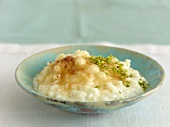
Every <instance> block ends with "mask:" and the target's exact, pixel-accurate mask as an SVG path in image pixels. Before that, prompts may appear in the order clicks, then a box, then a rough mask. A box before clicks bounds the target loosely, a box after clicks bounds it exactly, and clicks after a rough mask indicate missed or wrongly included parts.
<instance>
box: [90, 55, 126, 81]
mask: <svg viewBox="0 0 170 127" xmlns="http://www.w3.org/2000/svg"><path fill="white" fill-rule="evenodd" d="M88 59H89V61H90V62H91V63H94V64H96V65H98V67H99V68H100V70H102V71H103V72H105V73H107V74H108V75H110V76H114V77H117V78H119V79H120V80H123V79H125V78H127V77H128V74H127V70H125V69H123V63H121V62H120V61H114V62H113V59H114V56H112V55H110V56H108V57H102V56H91V57H89V58H88ZM106 70H107V71H106Z"/></svg>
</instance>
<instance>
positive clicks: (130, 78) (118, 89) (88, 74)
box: [33, 50, 148, 102]
mask: <svg viewBox="0 0 170 127" xmlns="http://www.w3.org/2000/svg"><path fill="white" fill-rule="evenodd" d="M130 62H131V61H130V60H129V59H127V60H125V61H119V60H118V59H117V58H116V57H114V56H112V55H110V56H108V57H103V56H91V55H90V54H89V53H88V52H87V51H83V50H77V51H75V53H74V54H60V55H58V56H57V57H56V60H55V61H54V62H48V63H47V66H46V67H44V69H43V70H42V71H41V72H40V73H39V74H37V75H36V76H35V77H34V79H33V85H34V89H35V90H37V91H38V92H39V93H40V94H43V95H46V96H49V97H51V98H55V99H58V100H68V101H80V102H96V101H113V100H119V99H124V98H129V97H132V96H136V95H139V94H141V93H142V92H144V91H145V89H146V88H147V87H148V82H147V81H146V79H145V78H144V77H143V76H141V75H140V73H139V72H138V71H137V70H135V69H133V68H131V67H130Z"/></svg>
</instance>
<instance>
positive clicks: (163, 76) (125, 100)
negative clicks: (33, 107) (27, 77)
mask: <svg viewBox="0 0 170 127" xmlns="http://www.w3.org/2000/svg"><path fill="white" fill-rule="evenodd" d="M73 46H93V47H105V48H113V49H117V50H124V51H127V52H131V53H136V54H138V55H141V56H143V57H145V58H148V59H150V60H152V61H153V62H155V63H156V64H157V65H158V68H159V69H160V71H161V73H162V75H161V77H160V81H159V82H158V83H157V84H156V85H155V86H154V87H152V88H151V89H150V90H148V91H145V92H143V93H141V94H139V95H136V96H132V97H129V98H123V99H119V100H112V101H94V102H88V101H85V102H81V101H69V100H59V99H56V98H51V97H49V96H45V95H42V94H40V93H38V92H36V91H35V90H34V89H31V88H28V87H26V85H25V83H23V82H21V81H20V80H19V76H18V70H19V68H20V66H21V65H22V64H23V63H24V62H25V61H27V60H29V59H30V58H31V57H35V56H37V55H39V54H42V53H45V52H48V51H51V50H55V49H60V48H70V47H73ZM14 75H15V80H16V82H17V84H18V85H19V86H20V87H21V88H22V89H24V91H26V92H27V93H31V94H32V95H35V96H38V97H41V98H45V99H46V100H57V101H56V102H66V103H79V104H85V103H88V104H93V103H99V102H103V103H113V102H117V103H119V102H128V101H135V100H137V99H139V98H143V97H145V96H148V95H150V94H152V93H153V92H155V91H156V90H157V89H158V88H159V87H160V86H161V85H162V84H163V81H164V79H165V71H164V69H163V67H162V66H161V65H160V64H159V63H158V62H157V61H156V60H154V59H153V58H151V57H149V56H147V55H145V54H142V53H140V52H137V51H133V50H130V49H126V48H121V47H117V46H108V45H101V44H73V45H64V46H63V45H62V46H59V47H55V48H50V49H46V50H43V51H40V52H37V53H34V54H32V55H30V56H29V57H27V58H25V59H23V60H22V61H21V62H20V63H19V64H18V66H17V67H16V70H15V74H14Z"/></svg>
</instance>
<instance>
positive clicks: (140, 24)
mask: <svg viewBox="0 0 170 127" xmlns="http://www.w3.org/2000/svg"><path fill="white" fill-rule="evenodd" d="M169 21H170V0H28V1H25V0H24V1H23V0H0V42H6V43H10V42H15V43H20V44H23V43H24V44H25V43H33V44H34V43H47V42H48V43H49V42H50V43H58V44H62V43H73V42H77V43H79V42H90V41H101V40H102V41H111V42H115V43H119V44H120V43H121V44H122V43H131V44H134V43H145V44H146V43H153V44H170V36H169V33H170V22H169Z"/></svg>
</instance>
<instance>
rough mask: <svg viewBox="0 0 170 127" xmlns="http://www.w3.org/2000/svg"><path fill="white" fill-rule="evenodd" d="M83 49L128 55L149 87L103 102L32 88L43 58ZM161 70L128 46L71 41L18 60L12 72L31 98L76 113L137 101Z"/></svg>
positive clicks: (151, 89) (161, 75)
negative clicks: (55, 96)
mask: <svg viewBox="0 0 170 127" xmlns="http://www.w3.org/2000/svg"><path fill="white" fill-rule="evenodd" d="M78 49H80V50H87V51H88V52H89V53H90V54H92V55H95V56H98V55H102V56H108V55H110V54H112V55H114V56H115V57H117V58H118V59H119V60H122V61H123V60H125V59H130V60H131V61H132V62H131V67H132V68H134V69H136V70H138V71H139V72H140V73H141V74H142V75H143V76H144V77H145V78H146V79H147V80H148V82H149V84H150V86H149V88H148V89H147V90H146V91H145V92H144V93H142V94H140V95H138V96H134V97H130V98H126V99H121V100H116V101H106V102H104V103H103V102H71V101H64V100H57V99H53V98H50V97H48V96H44V95H41V94H39V93H38V92H36V91H35V90H34V89H33V84H32V79H33V77H34V76H35V75H36V74H37V73H39V72H40V71H41V70H42V69H43V68H44V66H46V64H47V62H50V61H54V60H55V58H56V56H57V55H58V54H61V53H66V54H67V53H71V54H72V53H74V51H76V50H78ZM164 76H165V73H164V70H163V68H162V67H161V65H160V64H159V63H158V62H156V61H155V60H153V59H152V58H150V57H148V56H146V55H143V54H141V53H137V52H134V51H131V50H127V49H122V48H116V47H107V46H99V45H72V46H65V47H59V48H54V49H50V50H46V51H43V52H40V53H36V54H34V55H32V56H30V57H28V58H27V59H25V60H24V61H22V62H21V63H20V64H19V65H18V67H17V69H16V72H15V78H16V81H17V83H18V84H19V86H20V87H21V88H23V89H24V90H25V91H26V92H27V93H29V94H30V95H32V96H33V97H34V98H36V99H38V100H40V101H42V102H44V103H45V104H47V105H50V106H53V107H56V108H59V109H63V110H66V111H71V112H76V113H104V112H111V111H114V110H117V109H120V108H124V107H127V106H130V105H132V104H135V103H136V102H139V101H140V100H142V99H144V98H146V97H147V96H149V95H150V94H151V93H153V92H154V91H156V90H157V89H158V88H159V87H160V86H161V85H162V82H163V79H164Z"/></svg>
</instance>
